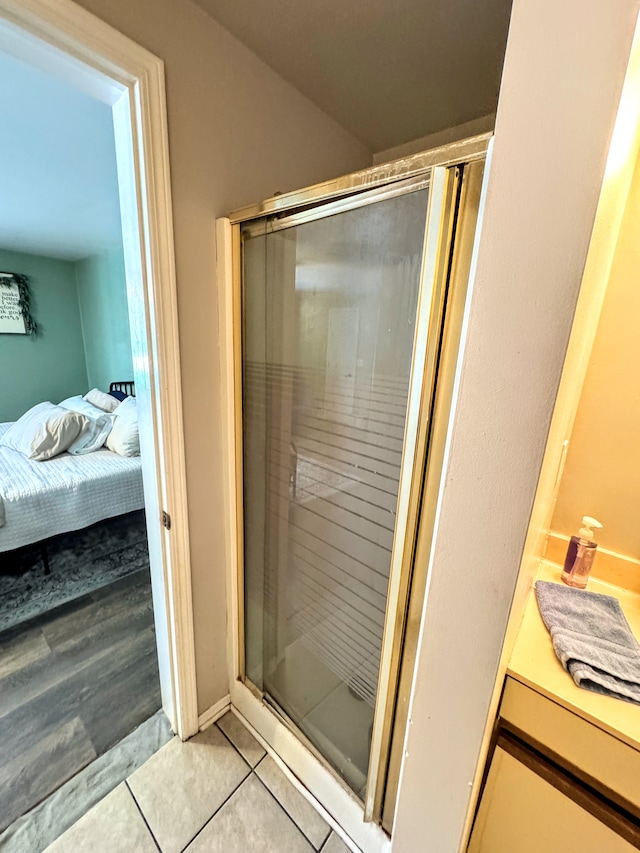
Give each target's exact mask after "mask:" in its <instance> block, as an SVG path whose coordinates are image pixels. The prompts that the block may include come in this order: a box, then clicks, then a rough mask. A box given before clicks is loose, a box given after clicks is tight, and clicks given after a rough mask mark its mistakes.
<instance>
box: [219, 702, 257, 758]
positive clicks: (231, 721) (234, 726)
mask: <svg viewBox="0 0 640 853" xmlns="http://www.w3.org/2000/svg"><path fill="white" fill-rule="evenodd" d="M217 725H218V726H220V728H221V729H222V731H223V732H224V733H225V735H226V736H227V737H228V738H229V740H230V741H231V743H232V744H233V745H234V746H235V748H236V749H237V750H238V752H240V754H241V755H242V757H243V758H244V759H245V761H248V762H249V764H250V765H251V766H252V767H255V766H256V764H257V763H258V762H259V761H260V759H261V758H262V757H263V756H264V755H266V752H265V750H264V748H263V747H261V746H260V744H259V743H258V741H257V740H256V739H255V738H254V736H253V735H252V734H251V732H250V731H249V730H248V729H247V728H245V726H243V725H242V723H241V722H240V720H239V719H238V718H237V717H236V715H235V714H232V713H231V711H227V713H226V714H225V715H224V717H221V718H220V719H219V720H218V722H217Z"/></svg>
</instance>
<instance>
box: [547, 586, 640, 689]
mask: <svg viewBox="0 0 640 853" xmlns="http://www.w3.org/2000/svg"><path fill="white" fill-rule="evenodd" d="M536 598H537V599H538V607H539V608H540V614H541V616H542V621H543V622H544V624H545V625H546V626H547V629H548V630H549V633H550V634H551V639H552V641H553V648H554V650H555V653H556V655H557V656H558V660H559V661H560V663H561V664H562V666H563V667H564V668H565V669H566V670H567V672H569V673H570V674H571V675H572V676H573V680H574V681H575V683H576V684H577V685H578V687H584V688H585V689H586V690H593V691H594V693H604V694H605V695H606V696H616V697H618V698H619V699H626V700H627V701H628V702H637V703H638V704H640V645H639V644H638V642H637V640H636V638H635V637H634V636H633V634H632V633H631V628H630V627H629V623H628V622H627V620H626V618H625V615H624V613H623V612H622V608H621V607H620V602H619V601H618V599H617V598H613V597H612V596H610V595H600V594H599V593H597V592H587V591H586V590H583V589H573V588H572V587H569V586H564V585H561V584H557V583H549V582H548V581H537V583H536Z"/></svg>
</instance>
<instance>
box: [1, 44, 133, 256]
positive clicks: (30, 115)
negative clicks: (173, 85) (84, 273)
mask: <svg viewBox="0 0 640 853" xmlns="http://www.w3.org/2000/svg"><path fill="white" fill-rule="evenodd" d="M0 104H2V133H1V134H0V197H1V198H2V204H0V248H4V249H12V250H14V251H20V252H27V253H30V254H38V255H44V256H46V257H52V258H61V259H64V260H71V261H75V260H78V259H80V258H83V257H87V256H88V255H93V254H98V253H100V252H102V251H107V250H110V249H113V248H116V247H117V246H119V245H120V244H121V240H122V237H121V230H120V207H119V201H118V183H117V173H116V155H115V143H114V138H113V121H112V117H111V109H110V107H109V106H107V105H106V104H104V103H102V102H100V101H97V100H94V99H93V98H91V97H89V96H88V95H86V94H84V93H83V92H80V91H78V90H76V89H75V88H72V87H71V86H69V85H67V84H66V83H63V82H60V81H59V80H57V79H55V78H54V77H52V76H51V75H50V74H47V73H45V72H43V71H40V70H39V69H37V68H34V67H32V66H31V65H28V64H26V63H24V62H23V61H22V60H20V59H16V58H14V57H11V56H7V55H6V54H3V53H0Z"/></svg>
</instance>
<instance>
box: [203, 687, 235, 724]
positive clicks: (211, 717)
mask: <svg viewBox="0 0 640 853" xmlns="http://www.w3.org/2000/svg"><path fill="white" fill-rule="evenodd" d="M230 707H231V696H230V695H229V694H228V693H227V695H226V696H223V697H222V699H220V701H218V702H216V703H215V704H214V705H212V706H211V707H210V708H207V710H206V711H205V712H204V713H203V714H200V716H199V717H198V730H199V731H201V732H203V731H204V730H205V729H208V728H209V726H212V725H213V724H214V723H215V721H216V720H219V719H220V717H222V716H223V714H226V712H227V711H228V710H229V708H230Z"/></svg>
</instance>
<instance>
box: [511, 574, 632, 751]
mask: <svg viewBox="0 0 640 853" xmlns="http://www.w3.org/2000/svg"><path fill="white" fill-rule="evenodd" d="M560 571H561V570H560V568H559V567H558V566H557V565H555V564H553V563H548V562H546V561H543V562H542V563H541V565H540V569H539V571H538V576H537V579H538V580H547V581H556V582H558V583H559V582H560ZM587 588H588V589H589V590H590V591H591V592H599V593H603V594H605V595H613V596H615V597H616V598H617V599H618V600H619V601H620V604H621V606H622V609H623V611H624V614H625V616H626V618H627V621H628V622H629V625H630V626H631V630H632V631H633V634H634V636H635V637H636V639H638V640H639V641H640V594H638V593H635V592H629V591H628V590H625V589H622V588H621V587H616V586H612V585H611V584H607V583H605V582H604V581H600V580H597V579H596V578H591V579H590V580H589V585H588V587H587ZM507 674H508V675H509V676H511V677H512V678H514V679H516V680H517V681H520V682H521V683H522V684H526V685H527V686H529V687H531V688H533V689H534V690H536V691H538V693H541V694H543V695H544V696H547V697H548V698H549V699H551V700H553V701H554V702H557V703H558V704H559V705H562V706H563V707H565V708H567V709H568V710H570V711H572V712H573V713H575V714H578V715H579V716H580V717H582V718H583V719H585V720H587V721H589V722H590V723H593V724H595V725H596V726H598V727H599V728H601V729H603V730H604V731H606V732H608V733H609V734H611V735H613V736H614V737H616V738H619V739H620V740H621V741H623V742H624V743H627V744H629V746H632V747H633V748H634V749H637V750H638V751H640V705H635V704H632V703H631V702H625V701H623V700H621V699H615V698H613V697H611V696H602V695H599V694H598V693H592V692H591V691H589V690H584V689H582V688H581V687H577V686H576V684H575V683H574V681H573V679H572V678H571V676H570V675H569V673H568V672H566V670H564V669H563V668H562V665H561V664H560V661H559V660H558V659H557V657H556V655H555V652H554V650H553V645H552V643H551V637H550V635H549V632H548V631H547V629H546V627H545V625H544V622H543V621H542V617H541V616H540V611H539V610H538V604H537V601H536V597H535V592H534V591H533V589H532V590H531V593H530V596H529V600H528V601H527V606H526V608H525V612H524V616H523V619H522V624H521V625H520V630H519V632H518V636H517V639H516V643H515V646H514V649H513V653H512V655H511V660H510V661H509V665H508V667H507Z"/></svg>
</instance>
